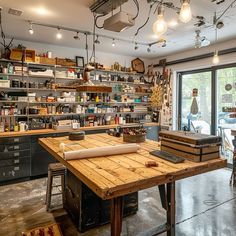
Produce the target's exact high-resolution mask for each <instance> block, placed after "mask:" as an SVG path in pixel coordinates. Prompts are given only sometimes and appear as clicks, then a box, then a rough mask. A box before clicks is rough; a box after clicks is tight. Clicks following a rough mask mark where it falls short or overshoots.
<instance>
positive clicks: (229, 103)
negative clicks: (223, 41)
mask: <svg viewBox="0 0 236 236" xmlns="http://www.w3.org/2000/svg"><path fill="white" fill-rule="evenodd" d="M194 89H195V90H194ZM194 91H195V92H194ZM193 92H194V93H193ZM193 95H194V96H195V101H194V102H193V100H194V96H193ZM178 102H179V105H178V113H179V116H178V129H179V130H190V131H193V132H199V133H203V134H217V135H220V136H221V137H222V149H221V152H222V154H223V155H224V156H225V157H226V158H227V160H228V164H229V166H230V165H231V164H232V158H233V150H234V147H233V143H232V140H233V137H232V136H231V130H232V129H235V130H236V65H235V64H231V65H226V66H219V67H212V68H209V69H204V70H197V71H192V72H183V73H179V101H178Z"/></svg>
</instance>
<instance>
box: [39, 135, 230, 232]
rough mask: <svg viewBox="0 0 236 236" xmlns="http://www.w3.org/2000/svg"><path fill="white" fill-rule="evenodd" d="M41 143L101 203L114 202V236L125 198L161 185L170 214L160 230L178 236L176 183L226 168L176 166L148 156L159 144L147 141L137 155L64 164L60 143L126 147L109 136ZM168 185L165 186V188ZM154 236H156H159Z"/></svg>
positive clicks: (213, 164)
mask: <svg viewBox="0 0 236 236" xmlns="http://www.w3.org/2000/svg"><path fill="white" fill-rule="evenodd" d="M39 143H40V144H41V145H42V146H43V147H44V148H45V149H46V150H48V152H50V153H51V154H52V155H53V156H54V157H55V158H56V159H57V160H58V161H60V162H61V163H63V164H64V165H65V166H66V167H67V168H68V170H69V171H71V172H72V173H73V174H74V175H75V176H77V177H78V178H79V179H80V180H81V181H82V182H84V184H86V185H87V186H88V187H89V188H90V189H91V190H92V191H94V192H95V193H96V194H97V195H98V196H99V197H101V198H102V199H111V200H112V203H111V235H112V236H118V235H120V233H121V225H122V196H124V195H126V194H128V193H132V192H136V191H139V190H142V189H146V188H149V187H152V186H156V185H159V186H160V188H159V189H160V190H162V192H164V195H162V196H161V199H162V205H163V207H164V208H165V209H166V210H167V224H166V227H164V228H163V227H161V228H159V229H158V230H157V232H158V233H161V232H165V231H167V235H168V236H169V235H171V236H174V235H175V181H176V180H180V179H183V178H187V177H190V176H194V175H197V174H201V173H205V172H208V171H212V170H216V169H219V168H223V167H225V166H226V160H223V159H220V158H218V159H215V160H211V161H207V162H201V163H193V162H190V161H185V162H184V163H180V164H173V163H170V162H168V161H164V160H162V159H160V158H157V157H154V156H152V155H150V154H149V152H150V151H153V150H156V149H159V143H157V142H155V141H150V140H148V141H146V142H144V143H141V144H140V146H141V149H140V150H139V151H138V153H132V154H124V155H116V156H107V157H98V158H89V159H83V160H73V161H65V160H64V158H63V153H62V152H61V150H60V148H59V145H60V143H66V144H70V143H73V144H76V145H73V146H70V147H66V149H65V151H69V150H78V149H81V148H93V147H99V146H108V145H117V144H121V143H123V141H122V138H116V137H112V136H108V135H107V134H94V135H87V136H86V138H85V140H83V141H70V140H69V139H68V137H59V138H42V139H40V140H39ZM149 160H155V161H156V162H157V163H158V165H159V166H158V167H152V168H147V167H145V162H146V161H149ZM165 184H166V186H165ZM157 232H155V234H156V233H157Z"/></svg>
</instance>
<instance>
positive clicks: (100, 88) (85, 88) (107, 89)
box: [76, 85, 112, 93]
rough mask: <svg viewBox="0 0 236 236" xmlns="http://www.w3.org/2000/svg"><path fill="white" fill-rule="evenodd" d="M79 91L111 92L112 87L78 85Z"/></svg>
mask: <svg viewBox="0 0 236 236" xmlns="http://www.w3.org/2000/svg"><path fill="white" fill-rule="evenodd" d="M76 90H77V92H97V93H111V92H112V87H108V86H87V85H85V86H78V87H77V88H76Z"/></svg>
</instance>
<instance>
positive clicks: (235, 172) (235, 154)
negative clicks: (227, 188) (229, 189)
mask: <svg viewBox="0 0 236 236" xmlns="http://www.w3.org/2000/svg"><path fill="white" fill-rule="evenodd" d="M233 145H234V151H233V169H232V175H231V178H230V185H231V184H232V185H233V186H236V137H235V136H234V140H233Z"/></svg>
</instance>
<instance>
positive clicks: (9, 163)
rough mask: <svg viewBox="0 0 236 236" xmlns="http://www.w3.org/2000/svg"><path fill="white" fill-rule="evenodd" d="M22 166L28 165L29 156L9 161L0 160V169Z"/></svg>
mask: <svg viewBox="0 0 236 236" xmlns="http://www.w3.org/2000/svg"><path fill="white" fill-rule="evenodd" d="M22 164H28V165H29V164H30V156H29V155H28V156H25V157H15V158H11V159H10V158H9V159H0V167H5V166H19V165H22Z"/></svg>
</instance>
